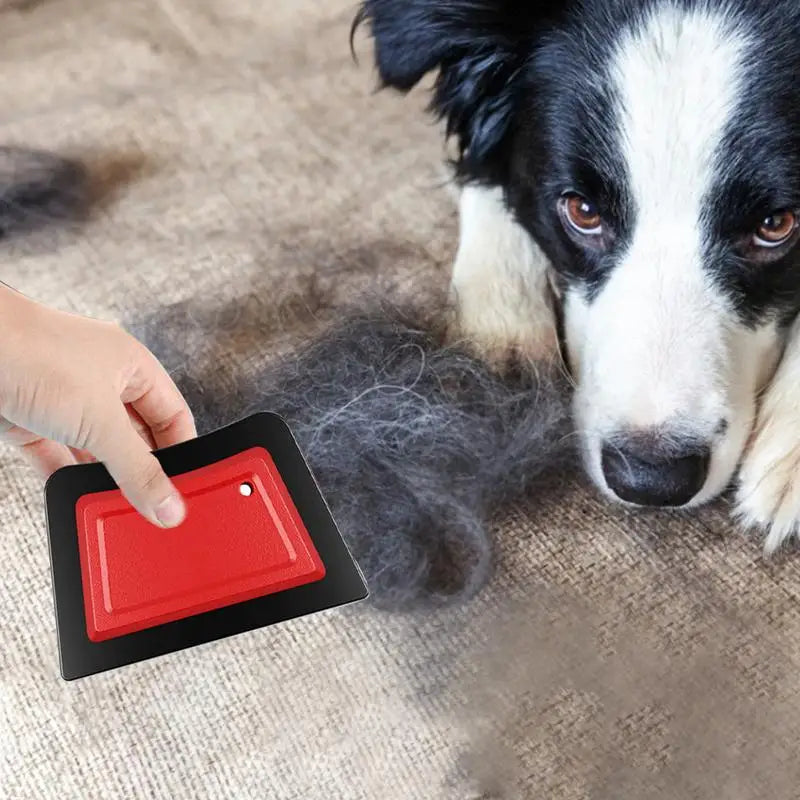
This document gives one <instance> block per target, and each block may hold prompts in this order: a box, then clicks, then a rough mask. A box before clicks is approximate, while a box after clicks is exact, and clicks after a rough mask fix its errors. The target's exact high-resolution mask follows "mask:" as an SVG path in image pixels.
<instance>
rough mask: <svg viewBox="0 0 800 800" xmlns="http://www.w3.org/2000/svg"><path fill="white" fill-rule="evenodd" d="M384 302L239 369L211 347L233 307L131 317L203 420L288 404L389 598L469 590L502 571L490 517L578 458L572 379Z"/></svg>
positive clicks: (258, 340) (388, 601)
mask: <svg viewBox="0 0 800 800" xmlns="http://www.w3.org/2000/svg"><path fill="white" fill-rule="evenodd" d="M361 307H362V308H363V307H365V306H363V305H362V306H361ZM372 308H373V309H374V310H372V311H368V312H358V311H356V312H353V313H343V312H340V313H339V314H338V318H339V321H338V322H336V323H334V324H332V325H330V326H329V327H328V328H327V329H325V330H323V331H322V332H321V333H318V334H316V335H315V337H314V338H313V339H312V340H311V341H306V343H305V344H302V345H300V346H299V347H296V348H294V349H293V350H291V351H289V352H286V353H284V354H283V355H282V356H281V357H279V358H277V359H275V360H273V361H272V362H271V363H268V364H267V365H266V366H265V367H260V368H256V369H250V368H248V369H247V371H246V374H244V375H241V376H239V377H238V378H236V379H235V380H233V381H226V380H225V378H224V376H222V374H221V370H220V369H219V361H217V360H215V359H214V358H213V357H211V358H209V355H208V353H206V357H205V358H203V357H202V355H201V352H202V350H203V349H204V348H206V347H207V345H206V344H203V340H204V339H205V341H211V340H214V339H215V338H216V339H219V338H220V337H224V336H225V335H226V334H225V331H224V329H220V324H221V323H223V322H224V321H225V320H226V319H227V320H228V321H229V322H232V324H233V325H234V326H235V325H236V319H237V318H236V315H233V316H232V317H231V316H230V315H226V314H221V315H217V316H216V317H214V318H213V322H212V320H209V318H206V322H207V323H209V322H211V325H209V326H204V325H198V324H197V323H198V321H199V320H200V319H201V316H202V315H200V314H198V313H195V311H193V310H192V308H191V306H187V305H186V304H183V305H176V306H171V307H168V308H164V309H162V310H161V311H160V312H158V313H157V314H155V315H154V316H152V317H151V318H150V319H148V320H145V321H144V322H143V323H142V324H139V325H138V326H135V327H134V328H133V332H134V333H135V334H136V335H137V336H139V338H141V339H142V340H143V341H144V342H145V343H146V344H147V345H148V346H149V347H150V348H151V349H152V350H153V351H154V352H155V354H156V355H157V356H158V357H159V358H161V359H162V362H163V363H164V364H165V366H167V368H168V369H169V370H170V371H171V372H172V374H173V377H174V378H175V380H176V382H177V383H178V385H179V386H180V388H181V389H182V391H183V392H184V394H185V396H186V398H187V400H188V402H189V404H190V406H191V407H192V409H193V411H194V413H195V417H196V421H197V424H198V430H199V431H200V432H207V431H209V430H212V429H214V428H216V427H219V426H222V425H225V424H228V423H230V422H232V421H234V420H236V419H238V418H240V417H242V416H245V415H248V414H251V413H255V412H257V411H273V412H277V413H278V414H280V415H281V416H283V417H284V418H285V419H286V421H287V422H288V423H289V425H290V426H291V428H292V430H293V432H294V435H295V437H296V438H297V440H298V442H299V444H300V446H301V448H302V450H303V452H304V454H305V456H306V458H307V460H308V463H309V465H310V467H311V469H312V471H313V473H314V475H315V477H316V479H317V481H318V483H319V485H320V488H321V489H322V492H323V494H324V496H325V498H326V500H327V501H328V504H329V506H330V508H331V511H332V512H333V515H334V517H335V519H336V521H337V523H338V525H339V528H340V530H341V532H342V534H343V535H344V537H345V539H346V541H347V542H348V545H349V547H350V548H351V550H352V552H353V555H354V556H355V558H356V559H357V561H358V563H359V565H360V566H361V569H362V571H363V572H364V574H365V577H366V579H367V583H368V585H369V587H370V591H371V596H372V600H373V602H374V603H375V604H376V605H378V606H380V607H383V608H389V609H394V610H404V609H412V608H414V607H415V606H419V605H424V606H427V607H430V606H442V605H446V604H449V603H454V602H461V601H464V600H467V599H469V598H471V597H473V596H474V595H475V594H476V593H477V592H478V591H479V590H480V589H481V588H482V587H483V586H484V585H485V584H486V582H487V581H488V579H489V577H490V574H491V566H492V550H493V548H492V536H491V532H490V523H491V521H492V518H493V517H494V516H495V515H496V514H497V513H499V512H502V511H503V510H504V507H505V506H506V504H507V503H509V502H510V501H513V500H514V499H516V498H519V497H521V496H522V495H526V494H529V493H531V492H535V491H537V490H543V487H544V486H545V485H547V484H548V479H552V478H553V477H554V476H557V475H559V474H563V472H564V471H565V470H570V469H572V466H573V462H574V454H573V452H572V444H571V443H572V442H573V440H574V437H572V436H570V435H569V433H570V414H569V399H568V396H569V392H568V382H567V380H566V378H565V377H564V375H563V372H562V370H561V368H560V367H559V366H557V365H544V364H542V365H538V366H533V365H529V366H528V367H527V368H522V367H520V368H517V369H515V370H513V371H506V372H504V373H503V374H500V373H498V372H495V371H493V370H492V369H490V368H489V367H488V366H487V365H486V364H485V363H483V362H482V361H481V360H479V359H478V358H476V357H474V356H473V355H471V354H470V353H469V352H468V351H467V350H466V349H465V348H462V347H460V346H457V345H452V344H448V343H447V341H446V337H445V331H444V327H443V324H442V320H443V319H444V314H443V313H442V309H441V308H438V309H431V308H428V309H424V308H420V307H418V306H414V305H406V306H398V305H393V304H390V303H388V302H381V303H378V304H372ZM250 325H251V326H252V327H253V328H254V330H251V331H250V333H249V335H248V337H246V339H247V341H249V342H250V345H249V347H251V348H257V349H260V350H262V351H263V348H264V347H265V346H267V338H268V335H269V333H270V331H269V330H266V331H265V332H264V335H261V336H260V335H259V331H258V322H257V320H251V321H250ZM228 333H229V335H234V334H232V333H231V332H230V331H229V332H228ZM240 340H241V339H240ZM204 362H205V363H204ZM201 363H204V366H203V367H202V368H201V367H200V364H201Z"/></svg>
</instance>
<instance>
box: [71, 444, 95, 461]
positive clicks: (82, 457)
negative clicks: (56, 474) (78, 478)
mask: <svg viewBox="0 0 800 800" xmlns="http://www.w3.org/2000/svg"><path fill="white" fill-rule="evenodd" d="M69 451H70V453H72V455H73V456H74V457H75V460H76V461H77V462H78V463H79V464H92V463H94V462H95V461H97V459H96V458H95V457H94V456H93V455H92V454H91V453H90V452H89V451H88V450H81V449H79V448H77V447H70V448H69Z"/></svg>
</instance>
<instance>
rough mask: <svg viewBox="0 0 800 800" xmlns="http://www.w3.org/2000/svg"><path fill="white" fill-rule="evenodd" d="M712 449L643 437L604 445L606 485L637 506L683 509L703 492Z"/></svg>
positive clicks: (690, 442) (615, 439)
mask: <svg viewBox="0 0 800 800" xmlns="http://www.w3.org/2000/svg"><path fill="white" fill-rule="evenodd" d="M710 461H711V446H710V445H709V444H707V443H704V442H700V441H698V440H696V439H692V440H683V441H681V440H676V438H675V437H667V436H660V435H656V434H650V433H644V434H638V433H637V434H633V435H629V436H617V437H613V439H612V440H609V441H607V442H605V443H604V444H603V449H602V466H603V475H604V477H605V479H606V483H607V484H608V486H609V488H610V489H611V491H612V492H614V494H616V495H617V497H619V498H620V500H624V501H625V502H627V503H634V504H635V505H638V506H662V507H664V506H671V507H676V506H683V505H686V503H688V502H689V501H690V500H692V499H693V498H694V497H695V496H696V495H697V494H698V493H699V492H700V490H701V489H702V488H703V484H704V483H705V482H706V478H707V477H708V468H709V462H710Z"/></svg>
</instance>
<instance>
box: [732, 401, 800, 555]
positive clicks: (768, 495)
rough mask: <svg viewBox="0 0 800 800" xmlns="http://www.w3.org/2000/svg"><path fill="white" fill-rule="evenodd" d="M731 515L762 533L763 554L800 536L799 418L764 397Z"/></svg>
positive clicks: (794, 412) (792, 410)
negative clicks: (763, 537) (764, 536)
mask: <svg viewBox="0 0 800 800" xmlns="http://www.w3.org/2000/svg"><path fill="white" fill-rule="evenodd" d="M735 515H736V517H737V519H738V520H739V521H740V522H741V523H743V524H744V525H745V527H748V528H757V529H759V530H760V531H762V532H763V533H764V534H766V538H765V541H764V550H765V552H766V553H767V554H771V553H774V552H775V551H776V550H777V549H778V548H779V547H780V546H781V545H782V544H784V542H786V541H788V540H789V539H792V538H795V537H797V536H798V534H799V533H800V414H798V412H797V411H796V409H795V406H794V405H791V406H788V405H786V404H785V403H779V402H770V397H769V393H768V394H767V402H766V403H765V406H764V408H763V409H762V411H761V415H760V417H759V421H758V426H757V428H756V431H755V435H754V437H753V440H752V444H751V445H750V448H749V450H748V452H747V454H746V455H745V458H744V462H743V464H742V467H741V470H740V472H739V481H738V486H737V490H736V509H735Z"/></svg>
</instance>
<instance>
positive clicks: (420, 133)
mask: <svg viewBox="0 0 800 800" xmlns="http://www.w3.org/2000/svg"><path fill="white" fill-rule="evenodd" d="M3 6H4V8H5V10H3V11H2V12H0V25H2V38H3V46H2V48H1V49H0V70H1V71H0V74H1V75H2V76H3V80H2V82H1V83H0V143H2V144H12V143H18V144H28V145H36V146H40V147H43V148H46V149H51V150H59V151H63V152H68V153H75V154H78V155H81V156H82V157H83V158H84V159H85V160H86V161H87V162H88V163H89V164H90V166H91V167H92V170H93V173H94V176H95V183H96V186H97V205H96V208H95V210H94V213H93V215H92V218H91V219H90V220H89V222H88V223H87V224H86V225H85V226H83V227H82V228H81V229H80V230H75V229H72V230H64V231H61V232H59V233H58V234H57V235H55V234H52V233H50V234H45V233H42V234H37V235H35V236H33V237H30V238H27V239H23V240H17V241H9V242H8V243H6V244H4V245H3V248H2V249H3V253H4V257H3V272H2V275H0V278H2V280H4V281H6V282H8V283H10V284H12V285H14V286H16V287H17V288H19V289H21V290H22V291H24V292H26V293H28V294H31V295H33V296H36V297H38V298H40V299H41V300H43V301H45V302H48V303H52V304H56V305H59V306H61V307H64V308H70V309H74V310H78V311H81V312H84V313H90V314H92V315H96V316H106V317H114V318H117V319H130V318H132V317H136V316H137V315H138V314H142V313H144V312H145V311H147V310H150V309H153V308H154V307H156V306H158V305H159V304H166V303H168V302H172V301H176V300H184V299H194V300H196V301H197V302H202V303H203V304H205V305H211V306H213V305H214V304H220V305H221V304H223V303H225V302H226V301H229V300H231V299H235V298H237V297H238V296H241V295H244V294H246V293H248V292H252V291H257V292H258V293H259V296H260V297H261V298H263V302H264V307H265V312H264V313H273V312H274V311H277V312H280V313H278V314H277V318H278V319H279V320H280V319H281V316H280V314H281V313H282V310H285V309H287V308H294V307H296V306H297V304H300V305H302V304H303V303H304V302H305V300H304V298H305V294H306V293H307V292H308V290H309V287H310V276H312V275H315V274H316V275H318V276H319V277H320V279H321V280H326V279H327V280H329V281H333V282H336V281H337V279H336V278H335V276H336V275H337V274H338V272H339V271H340V270H341V269H342V268H347V269H349V270H350V281H351V282H350V283H347V282H342V283H340V284H339V283H337V286H338V287H339V289H340V291H341V296H342V298H344V297H346V295H347V293H348V292H349V291H351V290H352V288H353V286H354V285H358V286H359V287H361V286H365V285H370V283H371V282H379V281H383V280H385V279H386V278H392V279H395V280H398V281H399V282H400V283H404V282H405V283H411V284H412V285H415V286H416V287H418V288H420V287H424V286H425V285H426V282H431V283H436V284H439V285H441V283H442V282H443V281H445V280H446V271H447V266H448V262H449V260H450V258H451V257H452V253H453V250H454V246H455V236H456V220H455V216H454V213H453V208H452V205H451V203H450V201H449V200H448V195H447V192H446V191H445V190H444V189H442V188H441V186H440V184H441V174H442V173H441V167H440V164H441V157H442V148H441V145H440V142H439V138H438V135H437V132H436V130H435V129H434V128H433V127H432V126H431V125H430V124H429V123H428V121H427V120H425V119H424V118H423V116H422V115H421V114H419V113H418V111H419V109H420V107H421V106H422V104H423V98H422V97H421V96H416V97H412V98H409V99H407V100H405V101H401V100H399V99H397V98H395V97H392V96H390V95H388V94H387V95H383V94H381V95H378V96H374V95H372V93H371V89H372V88H373V76H372V74H371V70H370V69H369V66H368V49H367V47H366V45H365V44H363V43H362V45H361V49H362V52H363V54H364V58H363V60H362V61H363V63H362V66H361V68H357V67H356V66H355V65H354V64H353V63H352V61H351V60H350V56H349V52H348V44H347V35H348V27H349V22H350V19H351V16H352V13H353V7H352V6H353V4H352V3H351V2H349V1H348V0H271V2H264V0H205V1H204V2H195V3H189V2H180V0H93V2H90V0H41V1H40V2H35V0H29V1H28V2H12V3H5V4H3ZM312 288H313V287H312ZM288 319H289V317H287V320H288ZM288 324H289V323H288V322H287V325H288ZM283 333H284V334H285V336H289V337H291V336H296V335H297V331H296V330H295V329H294V328H291V327H287V328H285V330H284V331H283ZM279 338H280V337H278V339H279ZM278 339H276V341H275V342H274V343H269V342H263V343H257V342H241V341H238V342H237V341H231V342H228V343H227V344H226V345H225V348H227V350H225V352H224V353H223V356H222V357H221V362H220V368H221V369H222V368H224V369H232V368H233V367H234V366H236V367H239V368H241V367H244V368H246V367H247V364H248V363H249V361H248V359H258V358H263V357H264V356H266V355H268V351H269V349H270V348H272V347H277V346H278V345H279V342H278ZM223 349H224V348H223ZM0 498H1V499H2V506H1V507H0V529H1V531H2V532H1V534H0V565H2V573H1V574H0V797H2V798H14V799H16V798H98V799H99V798H103V800H106V799H107V798H236V799H237V800H240V799H241V800H244V799H245V798H256V799H257V800H264V799H265V798H279V799H280V800H294V799H296V800H300V798H303V800H317V799H319V800H323V799H324V800H328V798H336V799H337V800H338V799H339V798H342V799H343V800H358V799H359V798H369V800H373V799H375V800H382V799H384V798H385V799H386V800H394V799H395V798H397V800H407V799H409V798H411V799H414V798H425V799H427V798H431V799H432V800H438V799H439V798H443V799H444V798H446V799H449V798H453V799H454V800H467V798H473V797H474V798H477V797H487V798H488V797H504V798H514V799H515V800H516V799H517V798H533V799H534V800H539V799H544V798H548V799H549V798H569V800H578V798H581V799H583V798H587V799H588V798H591V799H592V800H594V799H595V798H603V799H605V798H607V799H608V800H626V799H627V798H633V799H635V800H639V798H670V799H677V800H682V799H683V798H703V799H704V800H705V798H708V800H719V799H720V798H726V799H727V798H730V799H731V800H750V799H751V798H752V799H753V800H755V799H756V798H759V799H761V798H770V800H783V798H796V797H800V761H798V759H797V758H796V753H797V749H798V733H800V692H799V691H798V690H799V689H800V678H798V663H799V652H798V651H799V650H800V613H798V595H800V555H796V556H789V557H784V558H782V559H781V560H778V561H776V562H774V563H771V564H765V563H763V562H762V561H761V559H760V555H759V547H758V545H757V544H756V543H755V542H752V541H749V540H747V539H746V538H744V537H741V536H740V535H738V534H737V533H736V532H735V531H734V530H733V529H732V528H731V527H730V526H729V523H728V521H727V516H726V509H725V507H724V506H720V507H718V508H715V509H710V510H707V511H705V512H703V513H702V514H701V515H697V516H692V517H685V518H675V517H672V516H668V515H644V516H629V515H627V514H624V513H622V512H619V511H617V510H614V509H610V508H608V507H607V506H606V505H605V504H604V503H602V502H601V501H599V500H598V499H596V498H595V496H594V495H593V494H592V493H591V492H588V491H586V490H584V489H582V488H580V487H577V486H574V487H565V489H564V492H563V493H562V494H561V495H560V496H558V497H552V498H550V499H549V500H548V501H547V502H546V503H544V504H541V503H537V504H531V506H530V507H526V508H517V509H510V510H509V518H508V519H507V520H505V521H504V522H503V524H499V525H498V526H497V531H496V532H497V541H498V550H499V553H498V559H499V566H498V573H497V576H496V578H495V580H494V581H493V583H492V585H491V587H490V588H489V589H488V590H487V591H486V592H485V593H484V594H483V595H482V596H481V597H480V598H479V600H477V601H476V602H475V603H474V604H472V605H471V606H469V607H467V608H464V609H461V610H459V611H450V612H442V613H439V614H437V615H431V616H422V617H399V616H392V615H381V614H378V613H376V612H373V611H371V610H370V609H369V608H367V607H364V606H358V607H353V608H350V609H347V610H343V611H338V612H330V613H324V614H319V615H317V616H314V617H311V618H307V619H303V620H299V621H295V622H292V623H289V624H286V625H283V626H280V627H278V628H275V629H270V630H260V631H255V632H253V633H250V634H247V635H243V636H240V637H237V638H235V639H229V640H227V641H222V642H217V643H215V644H212V645H208V646H204V647H200V648H197V649H195V650H193V651H190V652H183V653H179V654H174V655H171V656H167V657H164V658H161V659H158V660H155V661H152V662H148V663H142V664H138V665H134V666H132V667H129V668H125V669H121V670H119V671H116V672H113V673H109V674H105V675H101V676H96V677H94V678H90V679H87V680H84V681H79V682H75V683H65V682H63V681H62V680H61V678H60V677H59V675H58V663H57V652H56V642H55V631H54V617H53V609H52V599H51V593H50V576H49V563H48V555H47V546H46V538H45V530H44V518H43V507H42V497H41V489H40V486H39V483H38V482H37V480H36V479H35V477H34V476H33V475H32V474H31V472H29V470H28V469H27V468H26V467H24V466H23V464H22V463H21V462H20V460H19V459H18V458H17V457H16V456H15V454H13V453H11V452H8V451H3V452H2V462H1V463H0Z"/></svg>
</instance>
